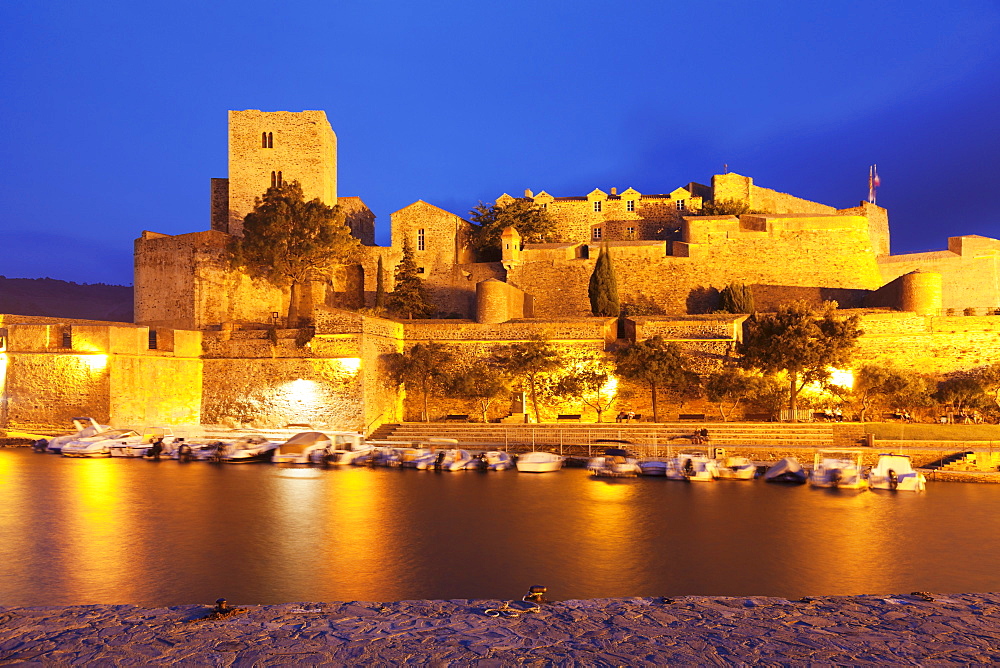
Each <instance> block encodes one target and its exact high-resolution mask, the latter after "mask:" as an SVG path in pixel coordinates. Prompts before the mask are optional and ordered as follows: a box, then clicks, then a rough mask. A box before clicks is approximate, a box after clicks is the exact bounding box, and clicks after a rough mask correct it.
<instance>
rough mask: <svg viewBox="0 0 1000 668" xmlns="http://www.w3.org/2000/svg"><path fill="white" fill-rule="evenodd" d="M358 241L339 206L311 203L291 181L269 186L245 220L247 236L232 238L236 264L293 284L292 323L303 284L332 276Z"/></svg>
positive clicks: (283, 284)
mask: <svg viewBox="0 0 1000 668" xmlns="http://www.w3.org/2000/svg"><path fill="white" fill-rule="evenodd" d="M359 244H360V242H359V241H358V239H357V238H356V237H354V236H352V235H351V230H350V228H349V227H348V226H347V224H346V223H345V222H344V214H343V212H342V211H341V210H340V207H336V206H334V207H331V206H327V205H326V204H324V203H323V202H322V201H320V200H319V199H318V198H317V199H312V200H309V201H308V202H307V201H305V199H304V198H303V196H302V186H300V185H299V182H298V181H291V182H289V183H284V184H282V185H280V186H274V187H271V188H268V189H267V192H265V193H264V196H263V198H257V200H256V202H255V204H254V208H253V211H251V212H250V213H248V214H247V215H246V217H245V218H244V219H243V236H242V237H233V239H232V240H231V241H230V245H229V251H230V259H231V261H232V263H233V265H234V266H236V267H238V268H240V269H241V270H243V271H246V272H247V273H248V274H249V275H250V276H252V277H254V278H263V279H266V280H267V281H269V282H270V283H272V284H273V285H275V286H277V287H286V286H287V287H289V288H290V296H289V300H288V326H289V327H296V326H298V321H299V292H300V288H301V286H302V285H303V284H305V283H308V282H310V281H317V280H324V279H328V278H329V277H330V276H331V275H332V273H333V271H334V270H335V269H336V267H337V266H338V265H342V264H344V263H346V262H349V261H351V260H352V259H353V257H354V254H355V253H356V251H357V249H358V246H359Z"/></svg>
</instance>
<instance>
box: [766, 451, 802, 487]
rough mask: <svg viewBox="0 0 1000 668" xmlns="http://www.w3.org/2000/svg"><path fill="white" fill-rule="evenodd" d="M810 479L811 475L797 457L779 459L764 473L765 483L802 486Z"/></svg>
mask: <svg viewBox="0 0 1000 668" xmlns="http://www.w3.org/2000/svg"><path fill="white" fill-rule="evenodd" d="M808 479H809V474H808V473H807V472H806V470H805V469H804V468H802V464H800V463H799V460H797V459H796V458H795V457H785V458H784V459H779V460H778V461H777V462H776V463H775V464H773V465H772V466H771V467H769V468H768V469H767V471H765V472H764V482H778V483H788V484H792V485H802V484H804V483H805V482H806V481H807V480H808Z"/></svg>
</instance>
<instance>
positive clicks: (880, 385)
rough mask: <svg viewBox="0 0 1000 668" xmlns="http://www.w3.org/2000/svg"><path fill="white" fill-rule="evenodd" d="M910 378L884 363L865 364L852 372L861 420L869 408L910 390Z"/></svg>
mask: <svg viewBox="0 0 1000 668" xmlns="http://www.w3.org/2000/svg"><path fill="white" fill-rule="evenodd" d="M911 383H912V378H911V377H910V375H909V374H906V373H904V372H902V371H900V370H899V369H895V368H893V367H891V366H887V365H885V364H865V365H863V366H862V367H861V368H860V369H858V370H857V372H856V373H855V374H854V391H853V394H854V396H855V398H856V400H857V402H858V404H859V406H860V407H861V410H860V411H859V412H858V414H859V416H860V419H861V421H862V422H864V421H865V418H866V417H867V415H868V411H869V409H871V408H872V407H873V406H877V405H879V404H880V403H885V402H887V401H889V400H890V398H891V397H898V396H904V395H905V394H907V393H908V392H909V391H910V388H909V387H908V386H909V385H911Z"/></svg>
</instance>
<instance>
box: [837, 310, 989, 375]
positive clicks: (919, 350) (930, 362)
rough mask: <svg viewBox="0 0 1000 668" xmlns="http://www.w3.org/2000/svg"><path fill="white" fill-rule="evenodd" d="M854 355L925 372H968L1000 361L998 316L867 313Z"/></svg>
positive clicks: (867, 359) (862, 321)
mask: <svg viewBox="0 0 1000 668" xmlns="http://www.w3.org/2000/svg"><path fill="white" fill-rule="evenodd" d="M860 326H861V329H862V330H864V332H865V334H864V336H862V337H861V339H860V340H859V341H858V351H857V354H856V355H855V359H858V360H865V361H868V362H874V363H879V362H882V363H886V364H893V365H895V366H898V367H902V368H905V369H910V370H913V371H919V372H921V373H932V374H937V373H942V374H943V373H953V372H956V371H968V370H971V369H975V368H977V367H980V366H984V365H986V364H990V363H992V362H993V361H995V360H997V359H1000V316H952V317H949V316H920V315H917V314H915V313H875V314H864V315H862V318H861V325H860Z"/></svg>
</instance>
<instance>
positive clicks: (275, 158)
mask: <svg viewBox="0 0 1000 668" xmlns="http://www.w3.org/2000/svg"><path fill="white" fill-rule="evenodd" d="M265 136H266V137H267V138H268V140H264V141H262V137H265ZM265 144H269V145H265ZM272 172H274V173H275V174H277V173H278V172H281V177H282V180H283V181H284V182H286V183H288V182H291V181H299V183H301V184H302V192H303V194H304V196H305V198H306V199H307V200H310V199H312V198H314V197H318V198H319V199H320V200H322V201H323V202H325V203H326V204H328V205H330V206H333V205H335V204H337V135H335V134H334V132H333V128H331V127H330V123H329V121H327V118H326V113H324V112H322V111H301V112H291V111H258V110H256V109H247V110H243V111H230V112H229V229H228V232H229V233H230V234H237V235H239V234H241V233H242V229H243V227H242V226H243V217H244V216H246V214H247V213H249V212H250V211H251V210H252V209H253V206H254V200H255V199H256V198H257V197H260V196H262V195H263V194H264V192H265V191H266V190H267V189H268V188H269V187H270V186H271V183H272V182H271V173H272Z"/></svg>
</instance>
